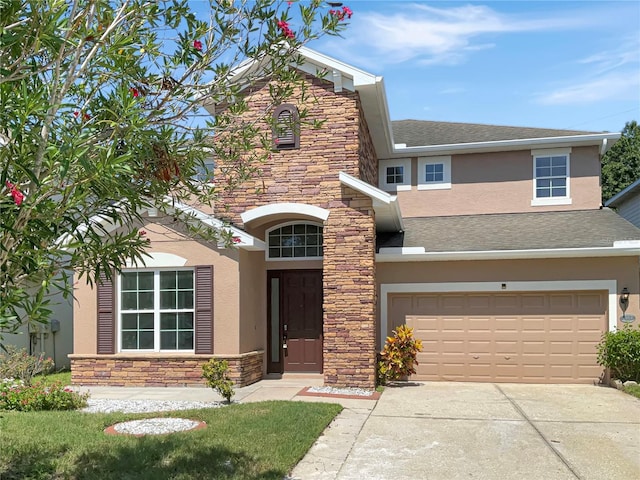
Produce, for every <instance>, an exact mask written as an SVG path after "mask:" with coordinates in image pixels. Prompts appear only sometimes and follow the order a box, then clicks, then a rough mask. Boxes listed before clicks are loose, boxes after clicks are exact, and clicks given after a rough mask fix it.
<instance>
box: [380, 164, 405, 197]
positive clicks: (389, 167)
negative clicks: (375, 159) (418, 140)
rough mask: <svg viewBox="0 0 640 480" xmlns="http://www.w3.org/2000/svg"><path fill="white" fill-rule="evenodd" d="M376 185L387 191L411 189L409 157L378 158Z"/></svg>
mask: <svg viewBox="0 0 640 480" xmlns="http://www.w3.org/2000/svg"><path fill="white" fill-rule="evenodd" d="M378 177H379V180H378V187H379V188H380V190H385V191H387V192H397V191H402V190H411V159H410V158H403V159H397V160H396V159H394V160H380V162H379V163H378Z"/></svg>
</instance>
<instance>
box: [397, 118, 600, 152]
mask: <svg viewBox="0 0 640 480" xmlns="http://www.w3.org/2000/svg"><path fill="white" fill-rule="evenodd" d="M391 127H392V130H393V139H394V141H395V142H396V144H405V145H406V146H407V147H418V146H424V145H446V144H454V143H472V142H494V141H497V140H516V139H520V138H549V137H567V136H574V135H586V134H594V133H598V132H585V131H580V130H556V129H550V128H529V127H508V126H502V125H485V124H479V123H459V122H435V121H427V120H394V121H392V122H391Z"/></svg>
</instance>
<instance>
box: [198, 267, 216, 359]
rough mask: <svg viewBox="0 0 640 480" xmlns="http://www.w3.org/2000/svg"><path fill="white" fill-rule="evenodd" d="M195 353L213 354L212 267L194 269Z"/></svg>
mask: <svg viewBox="0 0 640 480" xmlns="http://www.w3.org/2000/svg"><path fill="white" fill-rule="evenodd" d="M195 276H196V279H195V285H196V292H195V295H196V323H195V337H196V338H195V353H209V354H211V353H213V265H200V266H197V267H196V268H195Z"/></svg>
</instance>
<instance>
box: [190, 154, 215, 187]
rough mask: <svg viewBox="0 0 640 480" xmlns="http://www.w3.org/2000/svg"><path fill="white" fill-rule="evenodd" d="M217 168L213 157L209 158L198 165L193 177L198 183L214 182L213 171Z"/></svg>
mask: <svg viewBox="0 0 640 480" xmlns="http://www.w3.org/2000/svg"><path fill="white" fill-rule="evenodd" d="M215 168H216V164H215V161H214V160H213V158H208V159H206V160H204V161H203V162H202V164H200V165H196V169H195V170H196V173H195V175H193V176H192V177H191V178H192V180H193V181H194V182H196V183H200V184H202V183H212V182H213V172H214V170H215Z"/></svg>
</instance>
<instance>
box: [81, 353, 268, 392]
mask: <svg viewBox="0 0 640 480" xmlns="http://www.w3.org/2000/svg"><path fill="white" fill-rule="evenodd" d="M69 358H70V360H71V383H72V384H73V385H108V386H114V387H195V386H202V387H204V386H206V383H205V381H204V379H203V378H202V365H203V364H204V363H206V362H208V361H209V359H211V358H216V359H219V360H226V361H227V362H229V377H230V378H231V380H233V381H234V382H235V384H236V386H238V387H244V386H245V385H250V384H252V383H255V382H257V381H258V380H260V379H261V378H262V365H263V359H264V351H263V350H259V351H255V352H249V353H243V354H240V355H163V354H151V355H144V354H140V355H130V354H116V355H83V354H72V355H69Z"/></svg>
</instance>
